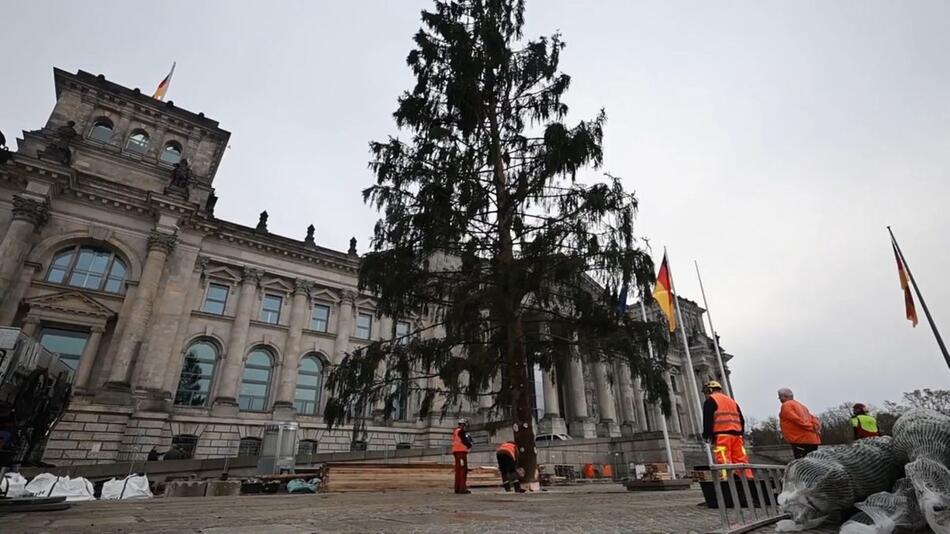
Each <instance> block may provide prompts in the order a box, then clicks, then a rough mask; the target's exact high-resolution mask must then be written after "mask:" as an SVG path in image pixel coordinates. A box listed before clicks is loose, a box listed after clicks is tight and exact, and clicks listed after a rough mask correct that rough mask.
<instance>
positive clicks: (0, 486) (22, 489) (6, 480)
mask: <svg viewBox="0 0 950 534" xmlns="http://www.w3.org/2000/svg"><path fill="white" fill-rule="evenodd" d="M0 494H2V495H6V496H7V497H31V496H32V495H33V493H31V492H30V491H27V489H26V479H25V478H23V475H21V474H20V473H6V474H5V475H3V480H0Z"/></svg>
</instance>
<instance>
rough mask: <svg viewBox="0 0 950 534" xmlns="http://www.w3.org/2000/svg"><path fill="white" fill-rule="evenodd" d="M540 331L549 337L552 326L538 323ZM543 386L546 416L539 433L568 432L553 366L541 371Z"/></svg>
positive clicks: (542, 336) (543, 418)
mask: <svg viewBox="0 0 950 534" xmlns="http://www.w3.org/2000/svg"><path fill="white" fill-rule="evenodd" d="M538 332H539V334H540V336H541V338H542V339H548V337H549V336H550V335H551V327H550V325H548V323H547V322H541V323H539V324H538ZM541 387H542V391H543V392H544V417H542V418H541V420H540V421H539V422H538V433H539V434H567V422H565V420H564V416H563V414H561V406H560V402H559V398H558V393H557V376H556V373H555V370H554V368H553V367H552V368H551V369H550V370H548V371H541Z"/></svg>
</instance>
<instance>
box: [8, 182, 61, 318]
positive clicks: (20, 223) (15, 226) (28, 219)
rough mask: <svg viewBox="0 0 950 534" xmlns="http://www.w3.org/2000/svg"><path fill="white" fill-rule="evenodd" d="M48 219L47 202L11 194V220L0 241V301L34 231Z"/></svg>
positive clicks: (26, 250)
mask: <svg viewBox="0 0 950 534" xmlns="http://www.w3.org/2000/svg"><path fill="white" fill-rule="evenodd" d="M47 220H49V205H48V204H47V203H46V202H45V201H42V200H37V199H34V198H30V197H28V196H24V195H13V220H12V221H10V226H9V227H8V228H7V233H6V235H4V236H3V240H2V241H0V302H6V296H7V292H9V290H10V286H12V285H13V283H14V281H15V280H16V278H17V275H18V274H19V271H20V266H21V265H22V264H23V260H24V259H26V255H27V253H28V252H29V251H30V248H32V246H33V232H34V231H35V230H36V229H37V228H38V227H40V226H42V225H43V224H45V223H46V221H47Z"/></svg>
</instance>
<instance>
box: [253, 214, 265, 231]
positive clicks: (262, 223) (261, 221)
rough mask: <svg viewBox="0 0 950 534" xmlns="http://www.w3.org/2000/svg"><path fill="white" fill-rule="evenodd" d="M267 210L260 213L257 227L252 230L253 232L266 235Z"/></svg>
mask: <svg viewBox="0 0 950 534" xmlns="http://www.w3.org/2000/svg"><path fill="white" fill-rule="evenodd" d="M267 217H268V215H267V210H264V211H262V212H261V218H260V219H258V221H257V227H256V228H254V231H255V232H261V233H264V234H266V233H267Z"/></svg>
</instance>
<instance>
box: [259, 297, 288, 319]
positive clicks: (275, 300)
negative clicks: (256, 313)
mask: <svg viewBox="0 0 950 534" xmlns="http://www.w3.org/2000/svg"><path fill="white" fill-rule="evenodd" d="M281 302H283V299H281V298H280V297H278V296H277V295H264V303H263V304H262V305H261V321H264V322H265V323H270V324H277V323H278V322H279V321H280V304H281Z"/></svg>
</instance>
